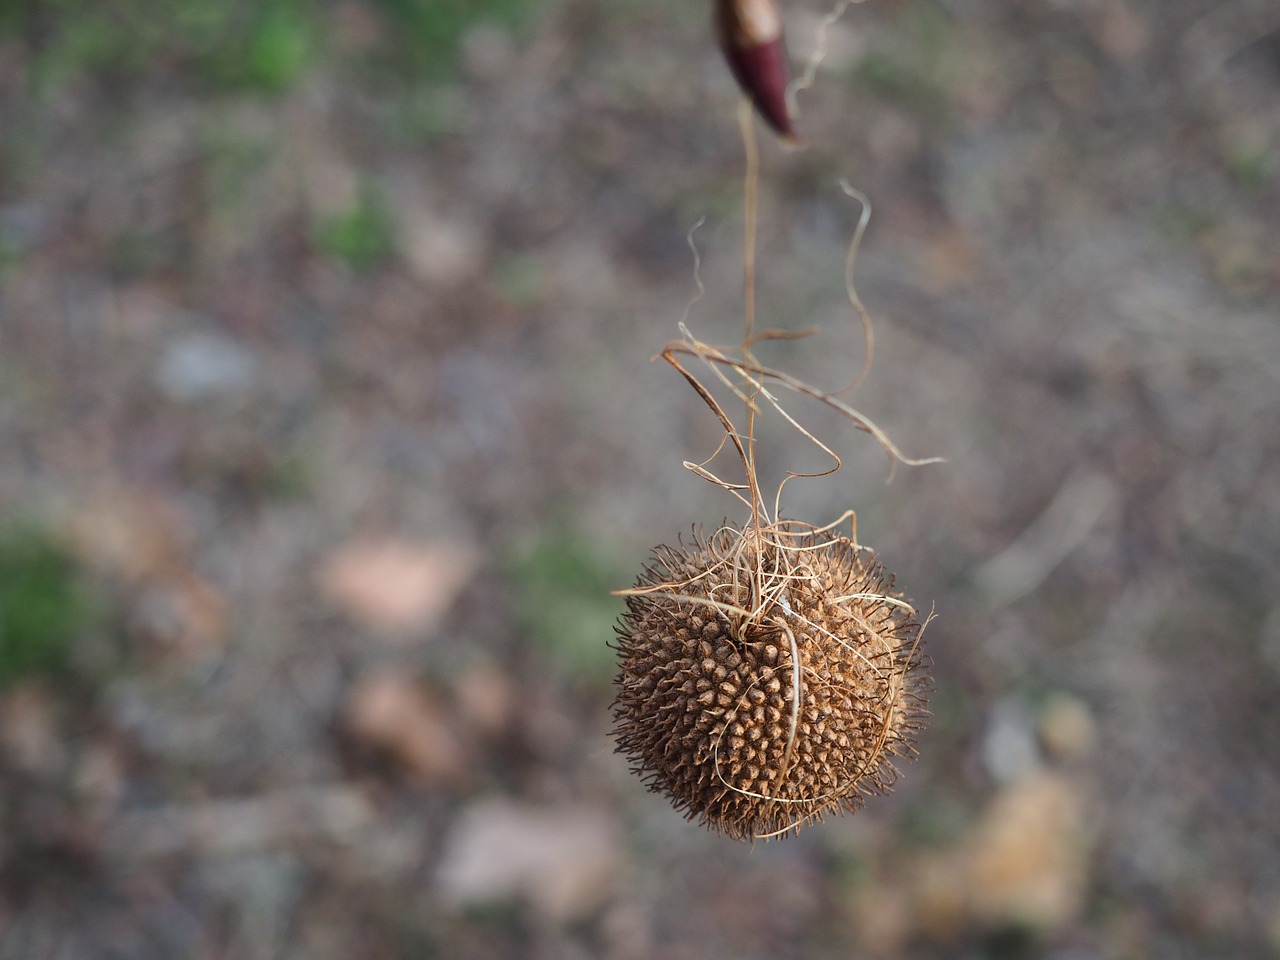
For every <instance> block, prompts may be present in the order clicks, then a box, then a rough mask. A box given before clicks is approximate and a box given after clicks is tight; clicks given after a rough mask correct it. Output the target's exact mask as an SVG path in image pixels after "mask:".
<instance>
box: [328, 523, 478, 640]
mask: <svg viewBox="0 0 1280 960" xmlns="http://www.w3.org/2000/svg"><path fill="white" fill-rule="evenodd" d="M476 565H477V558H476V555H475V553H474V551H472V550H471V549H469V548H467V547H464V546H461V545H459V544H456V543H436V544H419V543H411V542H409V541H405V540H396V539H392V538H387V539H366V540H354V541H351V542H349V543H346V544H344V545H342V546H340V547H338V548H336V549H335V550H334V551H333V552H332V553H330V554H329V556H328V557H327V558H325V560H324V562H323V563H322V564H321V565H320V569H319V571H318V572H317V574H316V578H317V581H318V583H319V586H320V590H321V592H322V593H323V594H324V595H325V596H326V597H327V598H328V599H329V601H330V602H331V603H333V604H334V606H336V607H338V609H340V610H341V611H342V612H343V613H344V614H346V616H348V617H350V618H351V619H352V620H354V621H355V622H356V623H358V624H360V625H362V626H365V627H368V628H370V629H373V630H377V631H380V632H383V633H388V634H404V633H407V632H409V631H413V630H420V629H423V628H425V627H430V626H433V625H434V624H436V623H438V622H439V621H440V619H441V618H442V617H443V616H444V614H445V613H446V612H447V611H448V609H449V607H450V605H451V604H452V603H453V601H454V600H455V599H456V598H457V596H458V594H459V593H460V592H461V591H462V588H463V587H465V586H466V584H467V582H468V581H469V580H470V579H471V576H472V574H473V573H474V572H475V569H476Z"/></svg>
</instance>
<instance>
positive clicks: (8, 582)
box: [0, 526, 91, 686]
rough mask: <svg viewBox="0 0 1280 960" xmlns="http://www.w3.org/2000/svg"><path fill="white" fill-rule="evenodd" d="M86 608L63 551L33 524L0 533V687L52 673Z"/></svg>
mask: <svg viewBox="0 0 1280 960" xmlns="http://www.w3.org/2000/svg"><path fill="white" fill-rule="evenodd" d="M90 618H91V612H90V605H89V603H88V601H87V598H86V596H85V594H84V591H83V589H82V587H81V585H80V583H79V581H78V579H77V575H76V570H75V566H74V564H73V562H72V560H71V558H70V556H69V555H68V554H67V553H66V551H65V550H63V549H62V547H61V546H60V545H59V544H58V543H57V542H56V541H54V540H53V539H52V538H51V537H50V536H49V535H48V534H47V533H45V532H44V531H42V530H40V529H38V528H36V527H33V526H15V527H9V528H5V529H2V530H0V686H6V685H8V684H11V683H14V682H16V681H18V680H21V679H23V678H25V677H28V676H31V675H33V674H41V673H49V672H56V671H57V670H59V669H60V668H61V667H63V666H64V665H65V663H66V659H67V656H68V653H69V651H70V648H71V645H72V643H73V642H74V641H75V639H76V638H77V636H78V635H79V634H80V633H81V632H82V631H83V630H84V628H85V627H86V626H87V625H88V622H89V620H90Z"/></svg>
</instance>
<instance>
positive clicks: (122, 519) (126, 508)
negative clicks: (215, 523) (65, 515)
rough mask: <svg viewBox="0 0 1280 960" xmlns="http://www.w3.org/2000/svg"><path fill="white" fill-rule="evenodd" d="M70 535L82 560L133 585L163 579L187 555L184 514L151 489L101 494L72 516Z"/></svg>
mask: <svg viewBox="0 0 1280 960" xmlns="http://www.w3.org/2000/svg"><path fill="white" fill-rule="evenodd" d="M68 533H69V539H70V541H71V544H72V547H73V548H74V550H75V551H76V553H77V555H78V556H80V557H81V558H82V559H83V560H85V561H86V562H88V563H89V564H91V565H92V566H94V567H96V568H98V569H100V570H102V571H104V572H106V573H108V574H111V575H113V576H118V577H122V578H123V579H125V580H129V581H139V580H146V579H149V578H152V577H157V576H164V575H166V574H168V573H170V572H171V571H172V570H173V569H174V568H175V567H179V566H183V565H184V558H185V557H186V555H187V554H188V552H189V544H188V531H187V529H186V524H185V522H184V520H183V517H182V515H181V511H179V510H178V508H177V507H176V506H175V505H174V504H173V502H172V501H171V500H170V499H168V498H167V497H164V496H161V495H157V494H156V493H154V492H153V491H145V492H144V491H142V490H127V489H117V490H112V491H110V492H107V493H103V494H100V495H99V496H97V497H95V498H93V499H92V500H91V501H90V503H89V505H88V506H87V507H85V508H84V509H83V510H80V511H79V512H77V513H76V514H75V515H74V516H73V517H72V518H71V522H70V525H69V529H68Z"/></svg>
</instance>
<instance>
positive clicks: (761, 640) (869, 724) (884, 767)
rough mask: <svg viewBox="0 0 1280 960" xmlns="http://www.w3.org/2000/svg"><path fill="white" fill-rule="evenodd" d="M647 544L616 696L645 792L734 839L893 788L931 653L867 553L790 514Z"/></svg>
mask: <svg viewBox="0 0 1280 960" xmlns="http://www.w3.org/2000/svg"><path fill="white" fill-rule="evenodd" d="M655 555H656V560H655V561H654V562H653V563H652V564H651V565H650V566H649V567H648V568H647V569H646V570H645V572H644V573H643V574H642V575H641V577H640V579H639V582H638V583H637V584H636V587H635V588H634V589H632V590H629V591H626V592H625V593H626V596H627V609H626V612H625V613H624V614H623V616H622V620H621V623H620V624H619V626H618V628H617V632H618V641H617V649H618V675H617V679H616V683H617V699H616V700H615V701H614V722H615V725H614V732H615V735H616V737H617V741H618V751H619V752H620V753H623V754H625V755H626V756H627V757H628V758H629V759H630V761H631V764H632V768H633V769H634V770H635V771H636V772H637V773H639V774H640V775H641V777H642V778H643V779H644V780H645V782H646V783H647V785H648V787H649V789H650V790H653V791H655V792H659V793H663V794H666V796H667V797H668V798H669V799H670V800H671V802H672V803H673V805H674V806H675V808H676V809H677V810H679V811H681V812H683V813H684V814H685V815H686V817H688V818H689V819H695V820H698V821H699V822H701V823H703V824H704V825H706V826H707V827H709V828H711V829H712V830H715V831H717V832H720V833H724V834H726V835H727V836H729V837H732V838H734V839H738V840H756V839H769V838H772V837H778V836H784V835H787V834H789V833H793V832H795V831H797V830H799V829H800V827H802V826H804V825H805V824H807V823H813V822H816V821H819V820H821V819H822V818H823V817H824V816H826V815H827V814H828V813H833V812H837V811H845V812H853V811H855V810H857V809H858V808H859V807H861V806H862V804H863V802H864V800H865V798H866V797H867V796H868V795H872V794H878V793H884V792H886V791H887V790H889V789H890V787H891V786H892V785H893V783H894V781H895V780H896V779H897V769H896V768H895V766H894V763H893V761H894V759H895V758H911V757H914V755H915V747H914V742H915V738H916V735H917V734H918V732H919V731H920V729H921V728H922V727H923V726H924V723H925V720H926V718H927V716H928V714H927V711H926V710H925V703H926V697H927V693H928V690H929V679H928V676H927V673H928V661H927V658H925V657H924V655H923V652H922V650H921V646H920V638H921V633H922V631H923V625H922V624H921V622H920V620H919V619H918V618H917V616H916V613H915V611H914V609H913V608H912V607H911V606H910V604H908V603H907V602H905V601H904V600H902V599H901V595H900V594H899V593H896V592H895V590H894V586H893V579H892V577H890V576H888V575H887V574H886V573H885V571H884V569H883V567H882V566H881V565H880V563H879V561H877V560H876V558H875V555H874V554H873V553H872V552H871V551H870V550H868V549H866V548H864V547H860V546H858V545H856V544H854V543H853V542H852V541H850V540H848V539H845V538H843V537H839V536H835V535H833V534H830V533H825V532H820V531H818V530H816V529H814V528H812V527H809V526H808V525H805V524H800V523H795V522H788V521H781V522H779V523H777V524H773V525H771V526H770V527H767V528H765V529H764V530H763V531H760V530H756V529H753V528H751V527H748V528H746V529H738V528H736V527H732V526H729V525H726V526H724V527H722V528H721V529H720V530H718V531H717V532H716V533H714V534H713V535H711V536H710V537H706V538H703V537H700V536H697V535H695V537H694V539H693V542H692V544H691V545H689V546H685V545H684V544H683V543H682V544H681V545H680V546H677V547H669V546H661V547H658V548H657V549H656V550H655ZM695 622H700V624H701V626H700V628H699V629H698V630H694V629H693V628H692V624H694V623H695ZM696 636H702V637H710V638H711V639H712V646H713V647H714V649H713V652H712V653H711V654H710V655H709V656H708V655H707V654H706V647H707V643H705V642H704V643H699V642H697V641H696V640H691V639H686V638H689V637H696ZM722 677H723V679H722ZM654 678H658V679H657V681H656V682H654ZM690 681H692V685H691V686H690ZM687 690H692V691H701V692H686V691H687ZM708 694H711V696H708Z"/></svg>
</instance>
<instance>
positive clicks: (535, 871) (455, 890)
mask: <svg viewBox="0 0 1280 960" xmlns="http://www.w3.org/2000/svg"><path fill="white" fill-rule="evenodd" d="M620 863H621V856H620V850H619V843H618V836H617V828H616V826H615V824H614V822H613V820H612V819H610V818H609V817H607V816H606V815H605V814H603V813H601V812H600V811H598V810H594V809H592V808H589V807H559V808H555V809H539V808H535V807H531V806H527V805H524V804H517V803H512V802H510V801H506V800H487V801H483V802H481V803H477V804H475V805H474V806H472V807H471V808H470V809H469V810H467V811H466V812H465V813H463V815H462V817H461V818H460V820H459V822H458V823H457V824H456V826H455V827H454V829H453V832H452V834H451V835H450V836H449V839H448V841H447V844H446V848H445V851H444V855H443V858H442V860H441V863H440V867H439V870H438V872H437V874H436V879H437V882H438V883H439V885H440V888H441V891H442V893H443V895H444V899H445V900H446V901H448V902H449V903H451V904H452V905H454V906H455V907H465V906H468V905H472V904H479V903H485V902H491V901H494V900H502V899H505V898H509V897H520V898H522V899H525V900H528V901H529V902H530V903H531V904H532V905H533V906H534V908H535V909H536V910H538V911H539V912H540V913H542V914H543V915H544V916H546V917H548V918H549V919H551V920H553V921H556V922H561V923H566V922H573V921H575V920H580V919H582V918H584V917H586V916H588V915H589V914H590V913H591V912H592V911H593V910H595V909H596V908H597V907H599V906H600V905H601V904H603V903H604V902H606V901H607V900H608V898H609V895H610V891H611V889H612V886H613V884H614V881H615V880H616V878H617V873H618V869H619V866H620Z"/></svg>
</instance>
